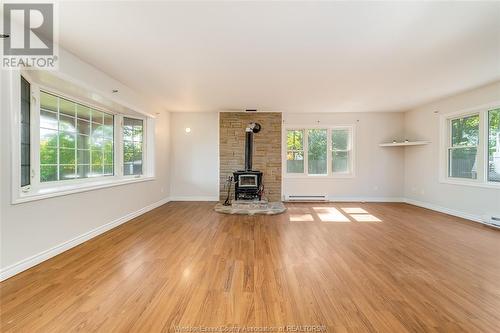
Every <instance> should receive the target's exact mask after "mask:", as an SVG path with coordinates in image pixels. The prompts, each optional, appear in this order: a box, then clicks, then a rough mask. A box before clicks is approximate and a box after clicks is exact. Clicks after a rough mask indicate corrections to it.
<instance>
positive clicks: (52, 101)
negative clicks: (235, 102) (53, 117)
mask: <svg viewBox="0 0 500 333" xmlns="http://www.w3.org/2000/svg"><path fill="white" fill-rule="evenodd" d="M57 100H58V98H57V97H56V96H54V95H51V94H48V93H46V92H43V91H40V108H42V109H45V110H51V111H55V112H57Z"/></svg>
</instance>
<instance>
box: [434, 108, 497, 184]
mask: <svg viewBox="0 0 500 333" xmlns="http://www.w3.org/2000/svg"><path fill="white" fill-rule="evenodd" d="M497 108H500V101H497V102H493V103H489V104H485V105H481V106H478V107H475V108H470V109H466V110H461V111H457V112H452V113H447V114H443V115H441V116H440V124H439V132H440V149H439V150H440V154H439V156H440V158H439V182H440V183H444V184H453V185H463V186H475V187H485V188H500V182H492V181H489V180H488V163H487V160H488V144H487V143H488V112H489V111H490V110H492V109H497ZM474 115H479V143H478V145H477V178H476V179H467V178H456V177H450V176H449V167H450V165H449V157H448V154H449V153H448V151H449V149H450V148H452V146H451V139H452V138H451V121H452V120H455V119H459V118H464V117H469V116H474ZM455 148H457V147H455ZM461 148H464V147H461Z"/></svg>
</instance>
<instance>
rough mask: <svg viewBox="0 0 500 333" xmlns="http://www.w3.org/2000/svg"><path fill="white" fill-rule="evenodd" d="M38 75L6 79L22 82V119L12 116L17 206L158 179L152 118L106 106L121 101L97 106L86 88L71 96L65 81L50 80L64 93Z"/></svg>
mask: <svg viewBox="0 0 500 333" xmlns="http://www.w3.org/2000/svg"><path fill="white" fill-rule="evenodd" d="M33 73H34V72H33V71H22V76H21V75H19V72H17V73H16V72H12V73H8V74H6V75H9V76H10V79H11V80H12V81H13V82H15V81H17V82H18V90H17V91H16V93H15V95H16V96H17V97H16V100H17V101H19V102H18V104H17V105H16V108H13V109H12V110H13V111H12V112H16V113H17V114H15V115H14V114H13V116H12V117H10V119H11V124H10V125H11V126H12V128H13V133H14V136H13V140H12V161H13V163H14V164H13V167H12V168H11V170H12V179H13V181H12V186H13V189H17V190H14V191H13V192H12V194H13V195H12V203H13V204H17V203H21V202H27V201H33V200H39V199H43V198H49V197H54V196H59V195H65V194H69V193H76V192H82V191H88V190H92V189H96V188H103V187H110V186H115V185H121V184H126V183H132V182H141V181H146V180H151V179H152V178H153V176H154V162H151V163H150V160H151V161H152V159H154V120H153V119H152V118H149V117H144V116H142V115H140V114H139V113H137V115H135V113H134V111H133V110H130V109H128V110H127V111H126V112H127V114H128V115H134V116H133V117H131V116H128V115H127V116H126V117H125V116H124V115H122V114H119V113H115V112H112V111H111V110H108V109H106V106H104V105H115V104H116V102H112V101H106V100H103V99H102V98H100V99H99V101H97V99H96V100H95V102H92V100H93V98H92V99H89V96H94V93H93V92H91V91H85V90H84V89H83V88H81V89H80V90H78V89H72V90H71V93H74V94H76V96H74V97H73V96H68V95H66V94H67V92H68V91H69V90H66V86H65V85H64V84H62V83H60V82H61V80H53V81H51V80H47V82H49V81H50V84H54V85H57V86H58V88H59V89H61V91H63V92H61V93H60V92H58V91H57V90H55V88H54V86H50V87H49V86H42V85H40V84H39V81H38V80H39V79H40V78H39V77H38V76H37V74H36V73H35V74H33ZM47 75H49V74H47ZM64 91H66V92H64ZM87 101H88V102H87ZM94 103H97V104H94ZM112 103H115V104H112ZM98 105H99V106H98ZM121 108H123V109H124V110H126V109H127V108H126V107H125V106H122V107H121ZM120 125H122V126H120ZM118 128H119V129H120V130H118V131H117V130H116V129H118ZM130 176H133V177H130Z"/></svg>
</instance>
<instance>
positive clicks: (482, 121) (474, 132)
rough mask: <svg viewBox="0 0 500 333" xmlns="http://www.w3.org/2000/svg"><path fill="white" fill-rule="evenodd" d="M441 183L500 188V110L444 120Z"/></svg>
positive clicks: (466, 114) (462, 115)
mask: <svg viewBox="0 0 500 333" xmlns="http://www.w3.org/2000/svg"><path fill="white" fill-rule="evenodd" d="M441 133H442V142H443V144H442V150H441V161H442V162H441V167H442V171H441V174H440V180H441V181H442V182H449V183H455V184H465V185H473V186H486V187H491V186H493V187H498V186H500V107H498V106H495V107H485V108H481V109H476V110H474V111H471V112H468V113H463V112H462V113H459V114H458V115H457V116H454V115H445V116H442V117H441Z"/></svg>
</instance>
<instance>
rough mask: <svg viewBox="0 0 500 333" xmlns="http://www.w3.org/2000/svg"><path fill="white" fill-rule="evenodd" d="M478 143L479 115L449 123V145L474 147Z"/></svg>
mask: <svg viewBox="0 0 500 333" xmlns="http://www.w3.org/2000/svg"><path fill="white" fill-rule="evenodd" d="M478 143H479V115H473V116H468V117H464V118H459V119H453V120H452V121H451V145H452V146H453V147H455V146H476V145H478Z"/></svg>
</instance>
